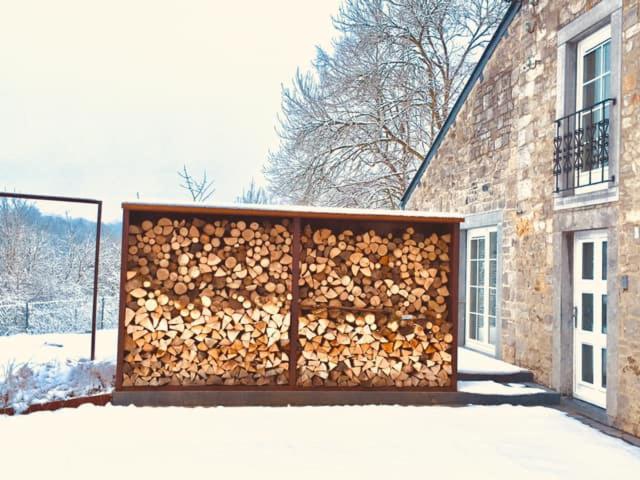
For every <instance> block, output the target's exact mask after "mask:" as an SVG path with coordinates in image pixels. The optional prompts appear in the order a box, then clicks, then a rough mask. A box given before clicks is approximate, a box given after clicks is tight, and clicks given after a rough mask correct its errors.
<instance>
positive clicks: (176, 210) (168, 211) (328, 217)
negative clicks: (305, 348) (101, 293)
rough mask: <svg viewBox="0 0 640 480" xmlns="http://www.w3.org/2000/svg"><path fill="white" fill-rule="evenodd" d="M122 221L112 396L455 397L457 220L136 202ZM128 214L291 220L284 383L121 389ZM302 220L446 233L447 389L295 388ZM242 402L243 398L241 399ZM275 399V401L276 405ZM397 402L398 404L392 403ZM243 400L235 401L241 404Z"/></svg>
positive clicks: (126, 207) (125, 209) (125, 208)
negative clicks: (448, 237) (327, 394)
mask: <svg viewBox="0 0 640 480" xmlns="http://www.w3.org/2000/svg"><path fill="white" fill-rule="evenodd" d="M122 208H123V216H122V265H121V272H120V275H121V282H120V318H119V321H118V355H117V363H116V387H115V392H172V391H183V392H197V391H201V392H216V391H218V392H225V391H228V392H237V393H238V394H240V395H242V393H241V392H264V393H265V394H270V393H273V394H274V395H277V394H283V393H285V392H313V391H317V392H321V391H322V392H332V391H333V392H372V393H375V392H397V393H398V394H401V392H413V393H414V394H415V393H429V392H456V391H457V379H458V372H457V366H458V321H457V313H458V274H459V258H458V257H459V243H460V223H462V221H463V219H462V217H440V216H434V217H428V216H421V215H416V216H410V215H406V214H405V215H392V214H384V215H378V214H357V215H344V214H338V213H332V212H304V211H290V210H286V209H282V210H280V209H278V208H277V207H276V208H274V209H273V210H263V209H252V208H216V207H206V206H199V205H194V206H186V205H161V204H157V205H152V204H136V203H123V204H122ZM131 214H134V215H136V216H139V215H144V214H147V215H149V216H151V217H155V216H160V215H164V216H170V215H178V216H180V217H185V216H189V215H194V216H198V215H200V216H207V217H211V216H218V217H224V218H232V217H236V218H243V219H246V218H255V217H262V218H265V219H270V220H276V219H284V218H287V219H289V220H290V221H291V224H292V226H293V238H292V247H293V251H292V257H293V265H292V272H291V277H292V278H291V282H292V283H291V294H292V300H291V306H290V313H291V324H290V327H289V328H290V338H289V342H290V346H289V354H290V357H289V372H288V374H289V379H288V382H287V383H286V384H281V385H264V386H256V385H163V386H129V387H124V386H123V385H122V380H123V375H122V374H123V364H124V339H125V327H124V317H125V308H126V296H127V294H126V291H125V283H126V274H127V256H128V247H127V239H128V234H129V224H130V221H131ZM303 220H304V221H307V222H309V223H312V224H317V223H324V222H329V223H333V222H350V224H353V222H357V221H360V222H362V223H363V224H366V225H373V224H375V225H378V226H385V227H390V226H394V227H397V226H407V225H410V226H414V227H416V225H420V226H421V227H426V226H432V227H433V226H437V228H438V229H439V230H441V231H442V233H450V234H451V238H452V242H451V262H450V270H451V271H450V272H449V284H450V295H449V296H448V297H447V309H448V312H449V314H448V315H449V317H450V321H451V322H452V327H453V330H452V334H453V337H454V338H453V341H452V345H453V349H452V351H451V356H452V359H451V368H452V372H451V377H450V378H451V383H450V385H449V386H444V387H395V386H387V387H363V386H353V387H328V386H326V387H301V386H298V385H297V360H298V359H297V356H298V350H299V346H298V334H297V328H298V317H299V315H300V311H301V308H300V301H299V293H298V292H299V285H298V280H299V277H300V256H301V251H302V242H301V229H302V221H303ZM242 398H244V396H243V397H242ZM278 398H280V400H278ZM273 400H274V402H275V403H277V404H279V403H282V402H284V403H282V404H286V403H287V401H288V400H287V399H286V396H285V397H282V398H281V397H274V398H273ZM398 401H400V399H398ZM243 402H244V400H240V403H241V404H243Z"/></svg>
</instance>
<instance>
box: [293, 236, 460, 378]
mask: <svg viewBox="0 0 640 480" xmlns="http://www.w3.org/2000/svg"><path fill="white" fill-rule="evenodd" d="M301 242H302V256H301V265H300V272H301V275H300V278H299V287H300V300H301V308H302V313H303V315H302V317H301V318H300V321H299V323H300V329H299V341H300V345H301V355H300V356H299V357H298V359H297V369H298V372H297V373H298V385H301V386H305V387H310V386H356V385H357V386H370V387H379V386H396V387H442V386H448V385H450V382H451V372H452V365H451V355H450V353H448V352H449V351H450V350H451V349H452V348H453V347H452V342H453V335H452V331H453V324H452V323H451V321H450V320H449V318H448V303H447V298H448V297H449V289H448V285H447V284H448V278H449V276H448V274H449V272H450V259H449V247H450V244H451V236H450V235H448V234H445V235H438V234H436V233H430V234H428V235H426V234H424V233H422V232H417V231H416V230H415V229H414V228H411V227H409V228H406V229H405V230H404V231H399V232H391V233H389V232H385V233H382V232H376V231H375V230H368V231H364V232H360V233H356V232H354V231H352V230H341V231H333V230H331V229H329V228H326V227H322V228H317V229H314V228H313V227H312V226H310V225H306V226H305V228H304V230H303V232H302V238H301ZM327 322H329V323H328V325H327ZM443 354H444V355H443Z"/></svg>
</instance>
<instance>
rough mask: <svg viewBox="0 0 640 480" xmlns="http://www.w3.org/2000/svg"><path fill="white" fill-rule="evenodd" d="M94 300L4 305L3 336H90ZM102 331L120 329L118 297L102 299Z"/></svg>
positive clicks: (0, 315)
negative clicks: (73, 334) (68, 334)
mask: <svg viewBox="0 0 640 480" xmlns="http://www.w3.org/2000/svg"><path fill="white" fill-rule="evenodd" d="M92 303H93V298H92V297H87V298H75V299H65V300H51V301H47V302H20V303H0V336H6V335H15V334H18V333H29V334H40V333H90V332H91V312H92ZM96 324H97V325H96V328H97V329H98V330H102V329H109V328H117V326H118V297H117V296H103V297H98V312H97V318H96Z"/></svg>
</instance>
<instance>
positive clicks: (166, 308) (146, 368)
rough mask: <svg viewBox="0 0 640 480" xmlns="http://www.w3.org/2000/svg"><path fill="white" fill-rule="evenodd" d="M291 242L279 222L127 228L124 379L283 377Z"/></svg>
mask: <svg viewBox="0 0 640 480" xmlns="http://www.w3.org/2000/svg"><path fill="white" fill-rule="evenodd" d="M161 236H163V237H164V238H162V239H159V237H161ZM291 239H292V233H291V228H290V224H289V222H288V221H285V220H283V221H282V223H273V222H271V221H265V222H260V223H258V222H251V223H250V224H249V225H248V224H247V222H244V221H242V220H239V221H235V222H234V221H229V220H226V219H225V220H215V221H211V220H209V221H208V222H206V221H203V220H200V219H197V218H193V219H178V218H176V219H172V218H169V217H163V218H161V219H159V220H157V221H151V220H143V221H142V222H141V223H140V224H138V225H137V224H132V225H130V228H129V239H128V240H129V250H128V257H127V284H126V288H125V291H126V292H128V293H127V297H126V304H127V307H126V309H125V319H124V320H125V327H126V334H125V335H126V338H125V342H124V345H125V352H124V353H125V356H124V358H125V363H124V365H123V378H122V382H123V385H125V386H127V385H136V386H150V387H152V386H162V385H284V384H287V383H288V382H289V373H288V371H289V352H290V346H289V327H290V292H291V279H292V272H291V268H292V263H293V258H292V256H291V242H292V240H291ZM151 245H154V246H155V248H149V247H150V246H151ZM131 247H135V248H131ZM258 269H259V270H258Z"/></svg>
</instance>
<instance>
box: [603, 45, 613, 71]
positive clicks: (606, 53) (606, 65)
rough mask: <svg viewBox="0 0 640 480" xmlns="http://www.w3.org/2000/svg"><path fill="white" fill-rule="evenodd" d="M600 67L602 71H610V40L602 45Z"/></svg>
mask: <svg viewBox="0 0 640 480" xmlns="http://www.w3.org/2000/svg"><path fill="white" fill-rule="evenodd" d="M602 69H603V72H605V73H606V72H610V71H611V41H610V40H609V41H608V42H607V43H605V44H604V45H603V46H602Z"/></svg>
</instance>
